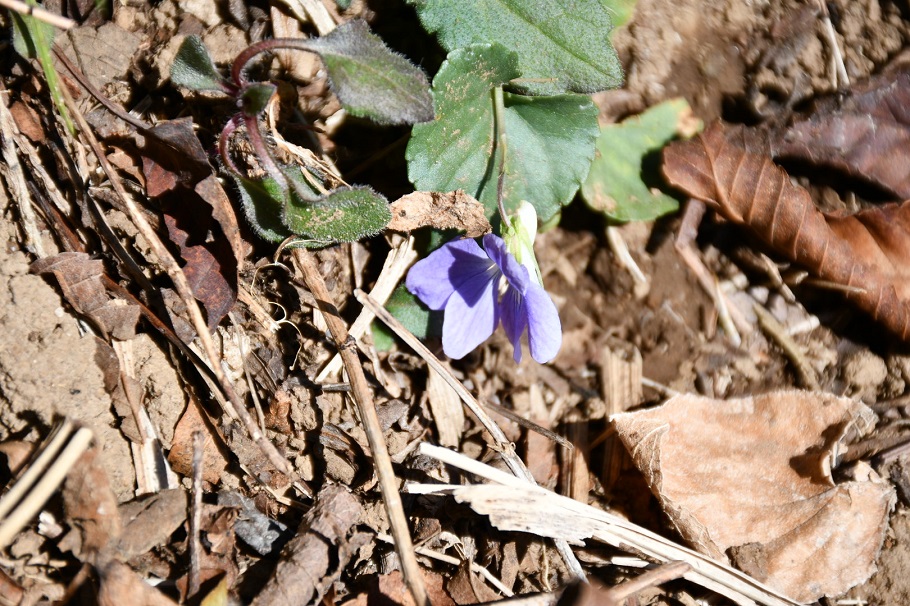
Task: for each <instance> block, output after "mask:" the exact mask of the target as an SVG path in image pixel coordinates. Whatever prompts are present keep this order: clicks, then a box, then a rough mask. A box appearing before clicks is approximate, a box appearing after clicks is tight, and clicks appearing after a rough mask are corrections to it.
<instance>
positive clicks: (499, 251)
mask: <svg viewBox="0 0 910 606" xmlns="http://www.w3.org/2000/svg"><path fill="white" fill-rule="evenodd" d="M535 227H536V217H535ZM535 231H536V230H535ZM483 246H484V247H483V248H480V246H479V245H478V244H477V242H476V241H474V240H471V239H465V240H455V241H452V242H448V243H446V244H443V245H442V246H441V247H439V248H438V249H436V250H435V251H433V252H432V253H431V254H430V255H429V256H428V257H427V258H425V259H423V260H421V261H418V262H417V263H416V264H414V266H413V267H412V268H411V270H410V272H409V273H408V278H407V287H408V290H410V291H411V292H412V293H413V294H414V295H415V296H417V297H418V298H419V299H420V300H421V301H423V302H424V304H426V305H427V307H429V308H430V309H434V310H440V309H444V310H445V314H444V317H443V323H442V349H443V351H445V353H446V355H447V356H449V357H450V358H454V359H459V358H462V357H464V356H465V355H467V354H468V353H469V352H470V351H471V350H473V349H474V348H476V347H477V346H478V345H480V344H481V343H483V342H484V341H486V340H487V339H488V338H489V337H490V335H492V334H493V331H494V330H496V327H497V326H498V325H499V321H500V320H502V325H503V328H504V329H505V331H506V335H507V336H508V337H509V340H510V341H511V342H512V346H513V347H514V349H515V361H516V362H520V361H521V337H522V335H523V334H524V332H525V329H527V331H528V344H529V345H530V349H531V357H532V358H534V359H535V360H537V361H538V362H540V363H541V364H543V363H545V362H549V361H550V360H552V359H553V358H554V357H556V353H557V352H558V351H559V347H560V345H561V344H562V326H561V324H560V322H559V314H558V313H557V311H556V305H554V304H553V301H552V300H551V299H550V296H549V295H548V294H547V293H546V291H545V290H544V289H543V286H541V284H540V281H539V280H540V278H539V271H538V270H537V269H536V265H537V262H536V260H535V259H534V258H533V251H532V252H531V253H530V259H527V257H528V254H527V253H525V254H523V255H522V256H523V257H525V259H523V260H524V261H525V264H522V263H519V262H518V260H517V259H516V258H515V257H514V256H513V255H512V253H511V252H509V250H508V249H507V245H506V242H505V241H504V240H503V239H502V238H500V237H499V236H495V235H493V234H487V235H486V236H484V237H483ZM519 254H521V251H520V250H519ZM529 261H530V262H533V265H532V268H533V269H534V272H531V271H529V269H528V267H527V265H530V263H529Z"/></svg>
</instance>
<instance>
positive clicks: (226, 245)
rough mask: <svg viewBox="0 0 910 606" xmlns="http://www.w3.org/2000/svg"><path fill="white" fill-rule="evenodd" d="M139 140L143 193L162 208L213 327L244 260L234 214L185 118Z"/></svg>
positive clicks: (232, 294)
mask: <svg viewBox="0 0 910 606" xmlns="http://www.w3.org/2000/svg"><path fill="white" fill-rule="evenodd" d="M139 140H140V148H139V153H140V155H141V156H142V172H143V174H144V176H145V182H146V189H147V191H148V195H149V196H150V197H152V198H156V199H157V200H158V202H159V204H160V205H161V208H162V211H163V213H164V221H165V224H166V225H167V229H168V234H169V236H170V238H171V240H172V241H173V242H174V243H175V244H177V245H178V246H179V247H180V256H181V257H182V258H183V260H184V261H185V262H186V265H185V266H184V268H183V271H184V273H186V275H187V279H188V280H189V283H190V288H191V290H192V291H193V295H194V296H195V297H196V298H197V299H198V300H199V302H200V303H202V305H203V307H205V310H206V313H207V315H208V324H209V328H210V329H214V327H215V326H216V325H217V324H218V323H219V322H220V321H221V318H223V317H224V316H225V315H226V314H227V312H228V311H230V309H231V307H233V305H234V302H235V300H236V298H237V267H238V265H239V263H240V260H241V259H242V258H243V242H242V239H241V237H240V228H239V225H238V223H237V216H236V215H235V214H234V210H233V207H232V206H231V202H230V199H229V198H228V196H227V194H226V193H225V191H224V188H223V187H221V184H220V183H219V182H218V179H217V178H216V176H215V174H214V171H213V169H212V166H211V164H209V160H208V154H206V152H205V149H204V148H203V147H202V144H201V143H200V142H199V139H198V138H197V137H196V134H195V133H194V132H193V122H192V120H191V119H190V118H181V119H178V120H168V121H163V122H159V123H158V124H156V125H155V126H153V127H152V128H150V129H148V130H143V131H141V136H140V137H139Z"/></svg>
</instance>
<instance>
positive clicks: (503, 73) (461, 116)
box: [407, 44, 598, 221]
mask: <svg viewBox="0 0 910 606" xmlns="http://www.w3.org/2000/svg"><path fill="white" fill-rule="evenodd" d="M516 62H517V58H516V55H515V53H512V52H510V51H507V50H506V49H505V48H503V47H502V46H500V45H497V44H494V45H474V46H471V47H469V48H466V49H462V50H458V51H455V52H453V53H451V54H450V55H449V58H448V59H447V60H446V62H445V63H444V64H443V65H442V67H441V68H440V70H439V73H438V74H437V75H436V78H435V79H434V80H433V94H434V97H435V101H436V114H437V118H436V120H435V121H433V122H431V123H429V124H419V125H417V126H415V127H414V130H413V133H412V137H411V141H410V143H409V144H408V149H407V159H408V175H409V177H410V179H411V182H413V183H414V185H415V187H416V188H417V189H419V190H427V191H452V190H456V189H463V190H465V191H466V192H467V193H468V194H470V195H472V196H474V197H475V198H477V199H478V200H480V201H481V202H482V203H483V205H484V207H485V208H486V209H487V214H488V216H493V215H494V214H495V213H496V188H497V179H498V170H499V163H500V160H499V158H500V157H501V156H500V154H501V153H502V149H501V148H499V149H496V147H495V145H494V133H495V119H494V101H493V93H492V91H493V89H494V88H496V87H498V86H501V85H503V84H505V83H506V82H508V81H509V80H510V79H511V78H513V77H514V76H515V75H516V74H517V73H518V71H517V63H516ZM504 105H505V116H504V124H505V132H506V138H507V141H508V145H507V151H506V163H505V173H506V174H505V182H504V187H503V198H504V201H505V205H506V207H507V208H511V209H514V208H517V207H518V205H519V204H520V203H521V201H522V200H527V201H528V202H530V203H531V204H533V205H534V207H535V209H536V210H537V215H538V216H539V217H540V219H541V220H542V221H546V220H548V219H550V218H551V217H552V216H553V215H555V214H556V213H557V212H558V211H559V209H560V207H561V206H562V205H563V204H566V203H568V202H569V201H570V200H571V199H572V197H573V196H574V195H575V192H576V191H578V187H579V185H580V184H581V182H582V180H583V179H584V177H585V175H586V174H587V171H588V168H589V167H590V165H591V160H592V159H593V157H594V141H595V139H596V137H597V134H598V128H597V108H596V107H595V106H594V104H593V103H592V102H591V100H590V99H589V98H587V97H583V96H581V95H560V96H555V97H524V96H521V95H513V94H508V93H506V94H505V95H504ZM494 153H495V155H496V157H495V158H494V157H493V156H494Z"/></svg>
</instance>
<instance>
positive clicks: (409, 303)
mask: <svg viewBox="0 0 910 606" xmlns="http://www.w3.org/2000/svg"><path fill="white" fill-rule="evenodd" d="M385 308H386V309H387V310H388V312H389V313H390V314H392V315H393V316H395V318H396V319H397V320H398V321H399V322H401V323H402V324H404V327H405V328H407V329H408V330H409V331H411V332H412V333H413V334H414V336H415V337H417V338H419V339H426V338H428V337H433V336H440V335H441V334H442V312H438V311H432V310H431V309H429V308H428V307H427V306H426V305H424V304H423V303H421V302H420V300H419V299H417V297H415V296H414V295H412V294H411V293H410V291H408V289H407V288H406V287H405V285H404V284H399V285H398V287H397V288H396V289H395V290H394V291H393V292H392V296H391V297H389V300H388V301H387V302H386V304H385ZM372 332H373V345H375V346H376V348H377V349H379V350H380V351H388V350H389V349H391V348H392V344H393V343H394V342H395V333H393V332H392V331H391V330H389V329H388V327H386V325H385V324H383V323H382V322H379V321H378V320H377V321H374V322H373V325H372Z"/></svg>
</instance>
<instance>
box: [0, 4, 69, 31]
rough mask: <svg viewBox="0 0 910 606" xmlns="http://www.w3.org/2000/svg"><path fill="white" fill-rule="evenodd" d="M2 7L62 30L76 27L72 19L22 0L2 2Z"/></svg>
mask: <svg viewBox="0 0 910 606" xmlns="http://www.w3.org/2000/svg"><path fill="white" fill-rule="evenodd" d="M0 6H5V7H6V8H8V9H10V10H11V11H16V12H17V13H19V14H20V15H28V16H29V17H34V18H35V19H37V20H38V21H43V22H44V23H47V24H49V25H53V26H54V27H59V28H60V29H70V28H71V27H75V26H76V22H75V21H73V20H72V19H68V18H66V17H64V16H62V15H58V14H56V13H52V12H50V11H47V10H44V9H43V8H39V7H37V6H30V5H28V4H26V3H25V2H20V0H0Z"/></svg>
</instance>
